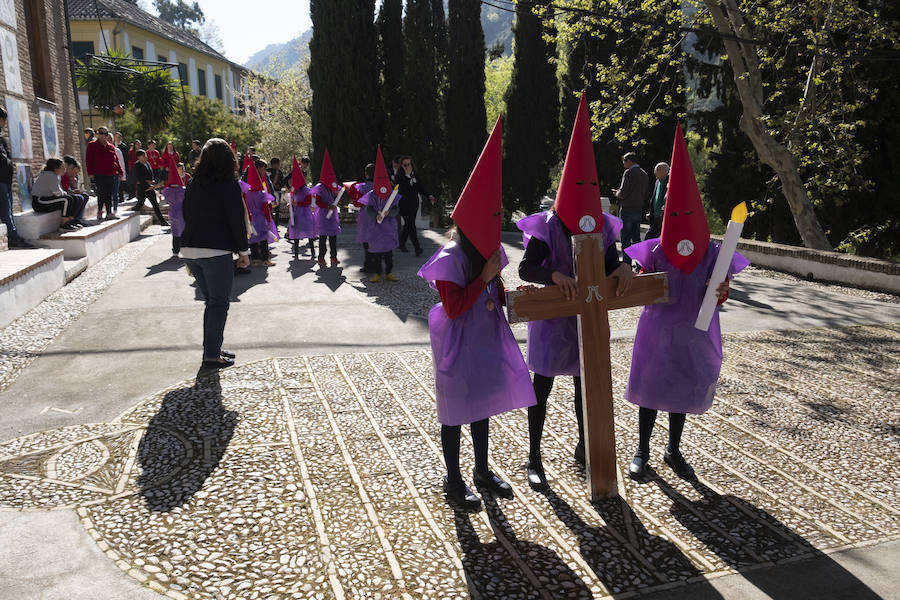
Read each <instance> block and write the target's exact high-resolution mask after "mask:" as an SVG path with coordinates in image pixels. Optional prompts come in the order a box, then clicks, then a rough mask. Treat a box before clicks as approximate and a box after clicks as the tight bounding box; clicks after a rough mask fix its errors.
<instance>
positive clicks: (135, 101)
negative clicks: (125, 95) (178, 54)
mask: <svg viewBox="0 0 900 600" xmlns="http://www.w3.org/2000/svg"><path fill="white" fill-rule="evenodd" d="M135 71H136V72H134V73H132V74H131V78H130V79H131V88H132V94H133V95H132V98H131V105H132V106H134V108H136V109H137V110H138V111H139V113H140V119H141V124H142V125H143V126H144V129H145V130H146V131H147V133H148V135H152V134H153V133H154V132H158V131H159V130H160V129H162V128H164V127H165V126H166V124H167V123H168V122H169V119H171V118H172V116H173V115H174V114H175V107H176V104H177V102H178V92H179V86H178V85H177V84H176V83H175V81H174V80H173V79H172V77H171V75H170V74H169V71H168V70H167V69H154V68H148V67H137V68H136V69H135Z"/></svg>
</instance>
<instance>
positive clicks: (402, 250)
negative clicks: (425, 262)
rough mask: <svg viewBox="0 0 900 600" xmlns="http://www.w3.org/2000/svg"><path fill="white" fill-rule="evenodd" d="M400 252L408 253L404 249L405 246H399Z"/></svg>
mask: <svg viewBox="0 0 900 600" xmlns="http://www.w3.org/2000/svg"><path fill="white" fill-rule="evenodd" d="M400 252H409V250H407V249H406V246H400Z"/></svg>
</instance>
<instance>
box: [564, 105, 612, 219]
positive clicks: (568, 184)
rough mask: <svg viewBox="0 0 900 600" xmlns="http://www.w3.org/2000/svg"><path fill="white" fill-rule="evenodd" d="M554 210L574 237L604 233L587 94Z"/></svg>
mask: <svg viewBox="0 0 900 600" xmlns="http://www.w3.org/2000/svg"><path fill="white" fill-rule="evenodd" d="M553 210H554V211H556V214H557V216H558V217H559V218H560V219H561V220H562V222H563V224H564V225H565V226H566V228H567V229H568V230H569V231H571V232H572V234H579V233H600V232H601V231H603V203H602V202H601V200H600V183H599V181H598V178H597V161H596V159H595V158H594V145H593V142H592V140H591V115H590V112H589V111H588V105H587V99H586V98H585V95H584V92H581V102H579V104H578V113H577V114H576V115H575V125H574V127H573V128H572V137H571V138H570V139H569V150H568V152H566V162H565V163H564V164H563V172H562V177H561V178H560V180H559V189H558V190H557V191H556V202H555V203H554V204H553Z"/></svg>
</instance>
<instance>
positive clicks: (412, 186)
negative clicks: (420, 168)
mask: <svg viewBox="0 0 900 600" xmlns="http://www.w3.org/2000/svg"><path fill="white" fill-rule="evenodd" d="M394 183H395V184H397V186H398V189H397V193H398V194H400V212H401V213H403V214H415V213H417V212H419V194H422V195H423V196H426V197H427V196H428V195H429V194H428V192H427V191H426V190H425V186H424V185H423V184H422V181H421V180H420V179H419V176H418V175H416V172H415V171H413V172H412V174H410V175H407V174H406V171H404V170H403V169H402V168H401V169H399V170H398V171H397V173H396V174H395V175H394Z"/></svg>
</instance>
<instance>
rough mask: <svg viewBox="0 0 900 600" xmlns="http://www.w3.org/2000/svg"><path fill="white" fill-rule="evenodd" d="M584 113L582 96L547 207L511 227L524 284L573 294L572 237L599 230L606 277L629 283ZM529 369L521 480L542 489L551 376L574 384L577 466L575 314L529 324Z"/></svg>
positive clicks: (580, 457)
mask: <svg viewBox="0 0 900 600" xmlns="http://www.w3.org/2000/svg"><path fill="white" fill-rule="evenodd" d="M589 123H590V116H589V115H588V110H587V101H586V100H585V98H584V95H583V94H582V97H581V104H580V105H579V107H578V113H577V115H576V117H575V126H574V128H573V130H572V137H571V139H570V141H569V150H568V152H567V154H566V162H565V164H564V166H563V173H562V178H561V179H560V183H559V189H558V190H557V194H556V202H555V203H554V205H553V209H551V210H548V211H545V212H540V213H537V214H534V215H529V216H527V217H525V218H524V219H521V220H520V221H519V222H518V223H517V224H516V225H517V227H518V228H519V229H521V230H522V232H523V235H522V237H523V239H524V243H525V256H524V258H523V260H522V262H521V263H520V264H519V276H520V277H521V278H522V279H523V280H525V281H528V282H532V283H538V284H541V285H557V286H559V287H560V288H561V290H562V292H563V294H565V295H566V296H567V297H570V298H571V297H572V296H573V295H574V294H575V293H576V291H577V287H576V282H575V279H574V277H575V266H574V264H573V262H572V235H573V234H582V233H598V232H602V234H603V242H604V250H605V258H606V264H605V269H606V271H605V272H606V276H607V277H616V278H618V279H619V287H618V290H617V293H620V294H621V293H624V292H626V291H627V290H628V288H629V287H630V286H631V280H632V278H633V274H632V272H631V269H630V267H628V265H625V264H624V263H622V261H621V260H619V255H618V252H616V247H615V241H616V238H617V237H618V236H619V230H620V229H621V228H622V221H620V220H619V219H617V218H616V217H614V216H612V215H610V214H607V213H604V212H603V204H602V202H601V199H600V188H599V186H598V185H597V167H596V162H595V161H594V150H593V146H592V143H591V132H590V124H589ZM527 362H528V368H529V369H531V370H532V371H534V393H535V397H536V398H537V403H536V404H535V405H534V406H532V407H531V408H529V409H528V437H529V450H528V464H527V465H526V472H527V478H528V484H529V485H530V486H531V487H532V488H533V489H536V490H542V489H546V487H547V478H546V475H545V474H544V465H543V460H542V457H541V437H542V435H543V432H544V421H545V420H546V417H547V398H549V396H550V392H551V390H552V389H553V381H554V378H555V377H556V376H557V375H568V376H571V377H572V378H573V382H574V385H575V418H576V421H577V423H578V443H577V444H576V445H575V451H574V457H575V460H576V461H577V462H578V463H579V464H581V465H584V462H585V457H584V418H583V406H582V398H581V353H580V348H579V343H578V319H577V317H560V318H557V319H546V320H543V321H532V322H530V323H528V357H527Z"/></svg>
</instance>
